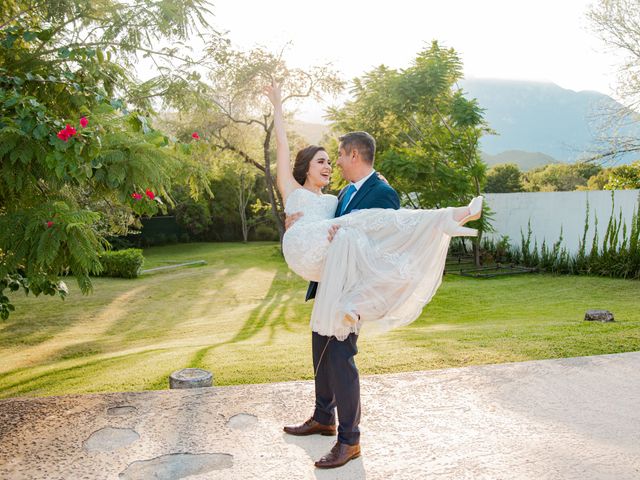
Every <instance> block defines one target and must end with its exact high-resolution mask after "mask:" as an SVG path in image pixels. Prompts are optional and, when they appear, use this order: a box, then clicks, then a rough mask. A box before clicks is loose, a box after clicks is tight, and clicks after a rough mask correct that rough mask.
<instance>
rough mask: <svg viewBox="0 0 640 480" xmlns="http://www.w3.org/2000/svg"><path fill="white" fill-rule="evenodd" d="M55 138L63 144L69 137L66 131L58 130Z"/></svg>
mask: <svg viewBox="0 0 640 480" xmlns="http://www.w3.org/2000/svg"><path fill="white" fill-rule="evenodd" d="M57 136H58V138H59V139H60V140H62V141H63V142H66V141H67V140H69V135H67V132H66V130H60V131H59V132H58V133H57Z"/></svg>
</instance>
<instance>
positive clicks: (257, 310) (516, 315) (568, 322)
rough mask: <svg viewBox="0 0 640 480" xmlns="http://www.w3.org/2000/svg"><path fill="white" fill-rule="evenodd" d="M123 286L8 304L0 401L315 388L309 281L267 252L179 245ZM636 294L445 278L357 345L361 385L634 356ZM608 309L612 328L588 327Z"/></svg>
mask: <svg viewBox="0 0 640 480" xmlns="http://www.w3.org/2000/svg"><path fill="white" fill-rule="evenodd" d="M145 257H146V259H147V261H146V263H145V268H152V267H156V266H162V265H167V264H168V263H173V262H184V261H190V260H201V259H204V260H206V261H207V265H206V266H201V267H191V268H180V269H177V270H173V271H165V272H163V273H157V274H153V275H145V276H142V277H141V278H138V279H134V280H124V279H104V278H98V279H95V281H94V288H95V291H94V293H93V294H91V295H88V296H83V295H81V294H80V293H79V290H78V288H77V286H76V285H75V283H74V280H73V279H69V281H68V284H69V287H70V290H71V293H70V295H69V297H68V298H67V300H65V301H61V300H60V299H57V298H50V297H40V298H34V297H31V296H30V297H25V296H24V295H23V294H19V295H13V300H14V302H15V305H16V312H14V313H13V314H12V316H11V317H10V318H9V320H7V321H4V322H2V321H0V398H5V397H14V396H21V395H29V396H42V395H60V394H66V393H89V392H107V391H129V390H147V389H164V388H168V376H169V374H170V373H171V372H172V371H174V370H177V369H180V368H185V367H201V368H206V369H208V370H211V371H213V373H214V381H215V383H216V384H217V385H230V384H240V383H264V382H276V381H285V380H297V379H312V378H313V372H312V366H311V343H310V337H311V334H310V330H309V316H310V313H311V303H306V304H305V303H304V294H305V290H306V282H304V281H303V280H301V279H300V278H298V277H297V276H296V275H295V274H293V273H291V272H290V271H289V270H288V269H287V267H286V265H285V263H284V261H283V259H282V258H281V257H280V255H279V253H278V247H277V245H275V244H273V243H251V244H248V245H243V244H231V243H227V244H204V243H201V244H187V245H174V246H166V247H155V248H151V249H148V250H146V251H145ZM639 294H640V282H638V281H632V280H621V279H607V278H596V277H573V276H552V275H537V274H535V275H533V274H529V275H516V276H505V277H501V278H493V279H484V280H481V279H471V278H464V277H458V276H453V275H447V276H446V277H445V280H444V282H443V284H442V286H441V287H440V289H439V291H438V293H437V294H436V296H435V298H434V299H433V301H432V302H431V303H430V304H429V305H428V306H427V307H426V308H425V310H424V312H423V314H422V316H421V317H420V318H419V319H418V320H416V321H415V322H414V323H413V324H412V325H410V326H408V327H405V328H402V329H398V330H395V331H392V332H388V333H386V334H384V335H381V336H375V337H374V336H368V335H367V333H366V330H365V331H363V332H362V334H361V336H360V339H359V342H358V347H359V353H358V355H357V357H356V361H357V364H358V367H359V369H360V372H361V373H362V374H372V373H389V372H400V371H409V370H425V369H437V368H447V367H461V366H465V365H474V364H486V363H502V362H513V361H523V360H532V359H543V358H557V357H572V356H581V355H595V354H605V353H617V352H626V351H635V350H640V309H638V305H639V304H640V301H639V299H640V295H639ZM591 308H605V309H609V310H611V311H612V312H613V313H614V314H615V316H616V322H615V323H609V324H602V323H592V322H585V321H584V320H583V317H584V312H585V311H586V310H587V309H591Z"/></svg>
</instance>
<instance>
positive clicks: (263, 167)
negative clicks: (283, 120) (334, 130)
mask: <svg viewBox="0 0 640 480" xmlns="http://www.w3.org/2000/svg"><path fill="white" fill-rule="evenodd" d="M273 78H276V79H278V81H279V82H280V83H281V85H282V89H283V92H284V98H283V103H284V104H285V105H286V106H290V105H292V104H295V102H296V101H297V100H300V99H302V98H309V97H311V98H320V96H321V95H333V94H335V93H338V92H339V91H340V90H341V89H342V87H343V82H342V81H341V80H340V79H339V78H338V76H337V74H336V73H335V72H334V71H333V70H331V69H330V68H329V67H328V66H317V67H311V68H308V69H300V68H291V67H289V66H287V64H286V62H285V61H284V59H283V58H282V55H274V54H273V53H271V52H268V51H266V50H264V49H261V48H257V49H254V50H251V51H248V52H241V51H232V50H228V51H227V52H226V56H225V58H224V61H223V62H222V63H220V65H218V66H216V67H214V68H211V69H210V70H209V73H208V79H209V81H210V82H211V89H210V90H209V92H210V94H209V96H208V101H209V102H210V105H209V106H206V107H205V110H204V111H202V110H201V111H200V112H199V115H200V116H201V117H203V118H206V119H207V121H206V124H205V125H204V128H205V129H206V130H207V131H208V132H210V135H211V137H210V141H211V143H212V144H213V145H215V146H216V147H217V148H219V149H220V150H223V151H231V152H233V153H235V154H236V155H237V156H239V157H240V158H242V159H243V160H244V162H245V163H247V164H248V165H251V166H252V167H253V168H254V169H255V171H256V173H257V175H258V177H259V178H263V179H264V185H265V187H266V193H267V196H268V202H269V205H270V208H271V213H272V216H273V219H274V222H275V224H276V226H277V229H278V233H279V235H280V240H282V236H283V235H284V220H283V217H284V206H283V204H282V199H281V198H280V194H279V192H278V190H277V188H276V183H275V171H273V169H272V167H273V165H272V159H273V158H274V146H273V145H272V133H273V114H272V112H271V107H270V104H269V102H268V100H267V99H266V97H265V96H264V94H263V89H264V86H265V85H267V84H268V83H270V82H271V79H273ZM289 111H291V109H290V108H289Z"/></svg>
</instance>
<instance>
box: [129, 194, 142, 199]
mask: <svg viewBox="0 0 640 480" xmlns="http://www.w3.org/2000/svg"><path fill="white" fill-rule="evenodd" d="M131 197H132V198H133V199H134V200H142V194H140V193H137V192H133V193H132V194H131Z"/></svg>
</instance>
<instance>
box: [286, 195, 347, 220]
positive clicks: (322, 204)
mask: <svg viewBox="0 0 640 480" xmlns="http://www.w3.org/2000/svg"><path fill="white" fill-rule="evenodd" d="M337 205H338V198H337V197H336V196H335V195H328V194H327V195H316V194H315V193H313V192H311V191H309V190H307V189H306V188H298V189H296V190H294V191H293V192H291V193H290V194H289V197H288V198H287V203H286V205H285V207H284V211H285V213H286V214H287V215H291V214H292V213H295V212H302V213H304V215H303V216H302V217H301V218H300V220H298V221H297V222H296V223H294V224H293V227H295V226H299V225H300V224H303V223H306V222H314V221H318V220H326V219H328V218H333V217H334V216H335V213H336V206H337ZM293 227H292V228H293Z"/></svg>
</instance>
